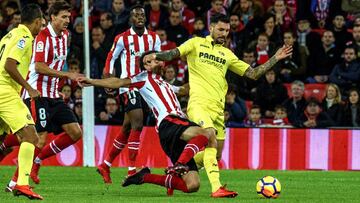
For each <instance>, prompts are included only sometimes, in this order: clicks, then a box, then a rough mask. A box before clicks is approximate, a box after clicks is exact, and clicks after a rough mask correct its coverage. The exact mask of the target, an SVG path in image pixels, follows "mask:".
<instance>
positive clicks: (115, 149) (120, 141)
mask: <svg viewBox="0 0 360 203" xmlns="http://www.w3.org/2000/svg"><path fill="white" fill-rule="evenodd" d="M126 143H127V136H126V135H124V133H123V132H122V131H120V134H119V135H118V136H117V137H116V138H115V139H114V143H113V145H112V146H111V149H110V151H109V153H108V154H107V156H106V158H105V159H104V161H106V162H108V163H109V164H111V163H112V162H113V161H114V159H115V158H116V157H117V155H119V154H120V152H121V150H122V149H124V147H125V145H126ZM105 164H106V165H107V166H109V165H108V164H107V163H105Z"/></svg>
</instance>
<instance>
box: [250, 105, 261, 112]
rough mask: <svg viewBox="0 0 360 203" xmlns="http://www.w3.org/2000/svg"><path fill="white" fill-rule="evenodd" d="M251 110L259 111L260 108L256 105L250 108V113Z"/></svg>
mask: <svg viewBox="0 0 360 203" xmlns="http://www.w3.org/2000/svg"><path fill="white" fill-rule="evenodd" d="M253 109H260V110H261V108H260V106H259V105H257V104H253V105H251V106H250V111H251V110H253Z"/></svg>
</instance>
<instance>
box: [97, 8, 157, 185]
mask: <svg viewBox="0 0 360 203" xmlns="http://www.w3.org/2000/svg"><path fill="white" fill-rule="evenodd" d="M130 21H131V24H132V27H131V28H130V29H128V30H127V31H125V32H123V33H121V34H119V35H117V36H116V37H115V40H114V44H113V47H112V48H111V50H110V52H109V53H108V56H107V59H106V64H105V68H104V75H105V76H106V77H108V75H110V74H114V63H115V60H116V59H117V58H118V57H119V55H120V59H121V75H120V78H126V77H129V76H132V75H135V74H138V73H139V72H140V68H139V64H138V62H139V58H140V56H141V54H142V53H144V52H145V51H149V50H157V51H159V50H160V47H161V41H160V38H159V36H158V35H156V33H155V32H152V31H149V30H147V29H146V28H145V22H146V18H145V11H144V8H143V7H142V6H141V5H135V6H133V7H132V8H131V9H130ZM119 91H120V96H121V98H122V100H123V101H124V103H125V118H124V122H123V125H122V129H121V132H120V134H119V135H118V136H117V137H116V138H115V140H114V143H113V145H112V147H111V149H110V150H109V151H108V154H107V156H106V157H105V159H104V162H103V163H102V164H100V165H99V166H98V169H97V171H98V173H99V174H100V175H101V176H102V177H103V180H104V182H105V183H112V181H111V177H110V167H111V163H112V162H113V161H114V159H115V158H116V157H117V156H118V155H119V153H120V152H121V151H122V149H123V148H124V147H125V145H126V144H128V149H129V166H128V175H131V174H134V173H135V172H136V167H135V161H136V156H137V154H138V150H139V145H140V134H141V131H142V128H143V110H142V106H143V105H142V104H141V96H140V94H139V92H138V90H137V89H136V88H135V87H134V88H133V87H132V88H120V89H119Z"/></svg>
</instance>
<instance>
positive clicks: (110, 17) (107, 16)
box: [101, 12, 113, 20]
mask: <svg viewBox="0 0 360 203" xmlns="http://www.w3.org/2000/svg"><path fill="white" fill-rule="evenodd" d="M101 15H106V20H112V19H113V15H112V13H110V12H105V13H102V14H101Z"/></svg>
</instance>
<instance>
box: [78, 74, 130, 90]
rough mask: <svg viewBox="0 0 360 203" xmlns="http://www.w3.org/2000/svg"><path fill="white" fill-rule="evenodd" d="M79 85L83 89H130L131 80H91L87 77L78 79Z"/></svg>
mask: <svg viewBox="0 0 360 203" xmlns="http://www.w3.org/2000/svg"><path fill="white" fill-rule="evenodd" d="M77 81H78V83H79V85H80V86H81V87H88V86H98V87H106V88H113V89H114V88H119V87H128V86H129V85H130V84H131V80H130V79H128V78H125V79H120V78H113V77H111V78H105V79H90V78H86V77H80V78H78V80H77Z"/></svg>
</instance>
